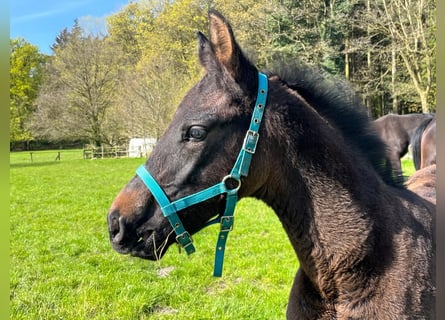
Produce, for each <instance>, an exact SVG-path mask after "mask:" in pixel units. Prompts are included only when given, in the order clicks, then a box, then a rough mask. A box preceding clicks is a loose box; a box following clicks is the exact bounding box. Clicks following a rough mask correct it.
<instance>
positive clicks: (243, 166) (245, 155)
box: [136, 72, 268, 277]
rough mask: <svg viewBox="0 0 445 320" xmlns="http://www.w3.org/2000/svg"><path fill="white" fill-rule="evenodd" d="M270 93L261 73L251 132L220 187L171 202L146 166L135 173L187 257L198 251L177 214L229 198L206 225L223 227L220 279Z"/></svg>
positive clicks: (219, 247) (217, 264)
mask: <svg viewBox="0 0 445 320" xmlns="http://www.w3.org/2000/svg"><path fill="white" fill-rule="evenodd" d="M267 91H268V80H267V77H266V75H265V74H263V73H261V72H259V73H258V93H257V99H256V103H255V108H254V110H253V114H252V118H251V120H250V126H249V130H247V133H246V136H245V138H244V143H243V146H242V148H241V150H240V153H239V154H238V158H237V159H236V162H235V165H234V166H233V169H232V171H231V172H230V174H229V175H227V176H225V177H224V178H223V179H222V180H221V182H220V183H217V184H216V185H214V186H212V187H209V188H207V189H205V190H202V191H199V192H196V193H194V194H191V195H189V196H186V197H183V198H180V199H178V200H175V201H173V202H170V200H169V199H168V197H167V195H166V194H165V192H164V191H163V190H162V188H161V187H160V186H159V184H158V183H157V182H156V180H155V179H154V178H153V176H152V175H151V174H150V173H149V172H148V171H147V169H146V168H145V166H144V165H141V166H140V167H139V168H138V169H137V170H136V174H137V175H138V176H139V178H140V179H141V180H142V181H143V182H144V184H145V185H146V186H147V188H148V189H149V190H150V191H151V193H152V194H153V196H154V198H155V199H156V201H157V202H158V204H159V206H160V208H161V210H162V213H163V215H164V216H165V217H166V218H167V219H168V220H169V221H170V224H171V225H172V227H173V229H174V230H175V233H176V241H177V242H178V243H179V245H180V246H182V247H183V248H184V250H185V251H186V252H187V254H191V253H193V252H195V247H194V245H193V240H192V237H191V236H190V234H189V233H188V232H187V231H186V230H185V228H184V226H183V225H182V222H181V220H180V219H179V217H178V214H177V212H178V211H181V210H183V209H185V208H187V207H190V206H192V205H194V204H197V203H200V202H203V201H206V200H208V199H210V198H213V197H215V196H217V195H220V194H224V193H225V194H227V197H226V208H225V210H224V213H223V214H222V215H220V216H218V217H216V218H214V219H212V220H210V221H209V222H207V224H206V226H208V225H211V224H215V223H219V224H220V231H219V235H218V240H217V242H216V251H215V265H214V271H213V275H214V276H215V277H220V276H221V275H222V267H223V262H224V250H225V246H226V241H227V236H228V235H229V232H230V231H231V230H232V229H233V220H234V216H233V214H234V211H235V206H236V203H237V201H238V190H239V188H240V187H241V177H242V176H244V177H247V175H248V173H249V167H250V162H251V160H252V156H253V154H254V153H255V151H256V146H257V143H258V139H259V134H258V131H259V129H260V125H261V119H262V118H263V113H264V108H265V107H266V99H267ZM229 179H230V180H232V181H236V183H237V185H236V186H235V187H234V188H232V189H229V188H228V187H227V184H226V182H227V180H229Z"/></svg>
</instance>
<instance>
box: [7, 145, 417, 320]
mask: <svg viewBox="0 0 445 320" xmlns="http://www.w3.org/2000/svg"><path fill="white" fill-rule="evenodd" d="M59 151H60V160H55V159H56V156H57V153H58V152H59ZM143 162H144V159H128V158H122V159H103V160H84V159H82V151H81V150H56V151H41V152H34V153H33V155H32V162H31V155H30V153H29V152H16V153H11V154H10V232H11V235H10V265H11V270H10V306H9V307H10V319H104V320H105V319H107V320H109V319H284V318H285V310H286V304H287V298H288V295H289V291H290V287H291V284H292V281H293V277H294V275H295V272H296V271H297V269H298V261H297V259H296V257H295V254H294V252H293V249H292V248H291V246H290V244H289V242H288V240H287V236H286V234H285V233H284V230H283V229H282V227H281V224H280V222H279V221H278V219H277V217H276V216H275V214H274V213H273V211H272V210H271V209H270V208H269V207H267V206H266V205H265V204H264V203H262V202H260V201H257V200H253V199H243V200H241V201H240V202H239V204H238V206H237V209H236V212H235V216H236V219H235V228H234V231H233V232H231V234H230V236H229V239H228V242H227V249H226V257H225V261H224V271H223V276H222V277H221V278H215V277H213V276H212V272H213V257H214V249H215V243H216V237H217V234H218V227H217V226H212V227H208V228H207V229H204V230H202V231H201V232H200V233H198V234H196V235H195V236H194V237H193V239H194V242H195V247H196V250H197V251H196V252H195V253H194V254H192V255H190V256H187V255H186V254H185V253H184V252H183V251H182V252H178V250H176V248H175V247H174V246H172V247H171V248H170V249H169V250H168V252H167V254H166V255H165V256H164V258H163V259H162V260H161V261H158V262H152V261H146V260H141V259H138V258H132V257H130V256H125V255H120V254H118V253H116V252H115V251H113V249H112V248H111V246H110V244H109V238H108V232H107V223H106V214H107V210H108V208H109V206H110V204H111V202H112V201H113V199H114V197H115V196H116V194H117V193H118V192H119V190H120V189H121V188H122V187H123V186H124V185H125V184H126V183H127V182H128V181H129V180H130V179H131V178H132V177H133V176H134V174H135V169H136V168H137V167H138V166H139V165H140V164H141V163H143ZM403 164H404V170H405V174H407V175H410V174H412V172H413V171H414V169H413V166H412V161H411V160H409V159H407V160H404V161H403Z"/></svg>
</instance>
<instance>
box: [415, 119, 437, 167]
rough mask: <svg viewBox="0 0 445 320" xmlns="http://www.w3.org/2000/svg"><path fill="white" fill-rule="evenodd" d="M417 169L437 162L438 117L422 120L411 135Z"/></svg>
mask: <svg viewBox="0 0 445 320" xmlns="http://www.w3.org/2000/svg"><path fill="white" fill-rule="evenodd" d="M411 148H412V151H413V162H414V167H415V168H416V170H419V169H421V168H425V167H427V166H429V165H432V164H435V163H436V117H434V118H431V119H427V120H425V121H424V122H422V123H421V124H420V125H419V126H418V127H417V128H416V130H415V131H414V133H413V135H412V137H411Z"/></svg>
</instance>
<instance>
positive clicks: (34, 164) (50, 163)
mask: <svg viewBox="0 0 445 320" xmlns="http://www.w3.org/2000/svg"><path fill="white" fill-rule="evenodd" d="M59 163H60V161H42V162H29V163H10V164H9V167H10V168H26V167H45V166H54V165H58V164H59Z"/></svg>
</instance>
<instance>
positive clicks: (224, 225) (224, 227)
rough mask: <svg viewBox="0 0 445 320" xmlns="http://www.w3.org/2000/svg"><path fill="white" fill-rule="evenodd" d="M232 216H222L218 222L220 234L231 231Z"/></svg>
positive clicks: (233, 218)
mask: <svg viewBox="0 0 445 320" xmlns="http://www.w3.org/2000/svg"><path fill="white" fill-rule="evenodd" d="M234 220H235V217H234V216H222V217H221V221H220V232H229V231H232V230H233V221H234Z"/></svg>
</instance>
